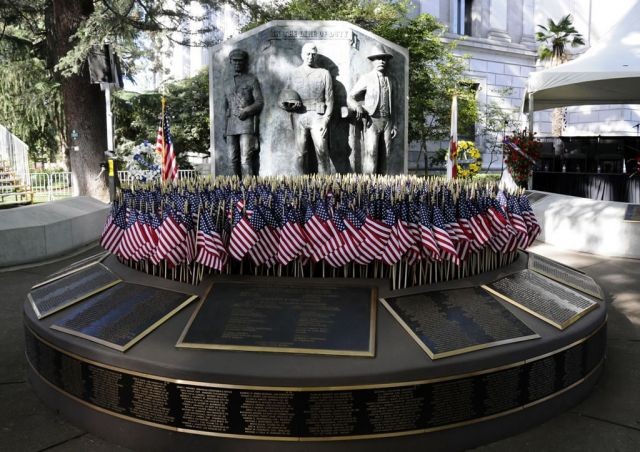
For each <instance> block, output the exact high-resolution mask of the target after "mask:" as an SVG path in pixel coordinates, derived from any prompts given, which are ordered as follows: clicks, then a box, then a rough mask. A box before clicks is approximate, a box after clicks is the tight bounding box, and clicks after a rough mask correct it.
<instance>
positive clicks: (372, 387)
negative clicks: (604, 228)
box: [24, 253, 606, 452]
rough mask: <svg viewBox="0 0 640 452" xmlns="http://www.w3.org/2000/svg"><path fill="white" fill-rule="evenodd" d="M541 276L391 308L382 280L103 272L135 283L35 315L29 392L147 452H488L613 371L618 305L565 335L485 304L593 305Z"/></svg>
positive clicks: (427, 295)
mask: <svg viewBox="0 0 640 452" xmlns="http://www.w3.org/2000/svg"><path fill="white" fill-rule="evenodd" d="M527 260H528V256H527V254H525V253H521V255H520V257H519V259H517V260H516V262H515V263H514V264H512V265H510V266H507V267H503V268H501V269H499V270H495V271H492V272H487V273H483V274H481V275H478V276H475V277H472V278H468V279H465V280H458V281H450V282H446V283H440V284H432V285H430V286H422V287H415V288H411V289H404V290H401V291H393V292H392V291H390V290H389V288H388V287H384V284H383V283H382V282H380V281H379V280H377V281H374V280H361V281H354V280H346V281H341V280H339V279H328V280H324V281H322V280H320V281H318V280H317V279H316V280H313V281H309V282H308V283H306V282H301V281H300V280H299V279H295V280H294V279H287V278H283V279H282V280H276V281H274V279H273V278H272V279H269V278H256V277H242V278H240V277H220V276H217V277H215V278H214V277H211V278H209V279H205V280H204V281H203V282H202V283H201V284H200V285H198V286H191V285H188V284H184V283H178V282H174V281H169V280H165V279H161V278H157V277H153V276H151V275H147V274H144V273H142V272H138V271H135V270H133V269H131V268H129V267H126V266H124V265H121V264H120V263H119V262H118V261H117V260H116V259H115V258H114V257H109V258H107V259H104V260H101V262H100V263H98V262H96V261H95V260H94V261H91V262H89V263H88V264H89V267H88V268H91V266H95V265H100V266H104V267H105V269H108V272H109V273H108V274H109V275H112V276H110V278H111V279H114V280H122V282H120V283H118V284H116V285H115V286H113V287H112V288H107V289H104V290H102V291H99V292H97V293H96V294H93V295H90V296H88V297H86V298H84V299H82V300H80V301H75V302H74V303H72V304H69V306H68V307H63V308H61V309H60V310H58V311H56V312H52V313H51V314H50V315H47V316H45V317H42V318H39V316H38V312H37V311H36V310H34V307H35V306H34V305H33V304H32V303H31V302H30V301H26V302H25V305H24V320H25V338H26V350H27V352H26V355H27V361H28V364H29V366H28V369H29V379H30V381H31V383H32V385H33V387H34V389H35V390H36V392H37V393H38V395H39V396H40V397H41V398H42V399H43V400H44V401H45V403H47V404H48V405H50V406H51V407H53V408H55V409H56V410H59V411H60V412H61V413H62V414H63V415H64V416H66V417H67V418H69V419H70V420H71V421H72V422H73V423H75V424H77V425H78V426H80V427H81V428H84V429H86V430H88V431H91V432H93V433H95V434H97V435H99V436H102V437H104V438H106V439H107V440H108V441H110V442H114V443H119V444H123V445H125V446H128V447H131V448H134V449H140V450H187V449H189V450H194V449H197V448H203V449H205V448H206V449H210V450H220V451H232V450H252V451H267V450H275V449H277V450H284V451H289V450H290V451H302V450H304V451H305V452H308V451H316V450H317V451H321V450H331V451H336V450H349V451H350V452H352V451H388V450H400V449H408V450H417V449H418V448H425V449H427V448H428V449H429V450H458V449H464V448H468V447H473V446H477V445H479V444H482V443H486V442H489V441H494V440H496V439H499V438H502V437H504V436H507V435H510V434H513V433H515V432H517V431H520V430H522V429H525V428H527V427H529V426H532V425H535V424H537V423H541V422H543V421H546V420H548V419H549V417H550V415H552V414H553V413H559V412H561V411H563V410H565V409H567V408H568V407H570V406H571V405H573V404H575V403H577V401H579V400H580V399H581V398H583V397H585V395H586V394H588V392H589V391H590V389H591V388H592V387H593V386H594V384H595V382H596V379H597V377H598V375H599V373H600V371H601V369H602V364H603V361H604V353H605V345H606V309H605V306H604V301H601V300H598V299H596V298H590V297H589V298H588V300H590V303H592V307H591V305H590V307H589V308H588V310H587V311H586V312H582V313H581V314H580V316H579V317H578V318H577V319H575V320H574V319H572V321H571V322H570V325H569V326H567V327H566V328H565V329H564V330H559V329H558V328H557V327H555V326H552V325H551V324H550V323H548V322H547V321H545V320H543V319H541V318H540V316H536V315H534V314H532V313H530V312H528V311H527V310H524V309H521V308H520V307H519V306H518V305H516V304H512V303H510V302H507V301H505V300H504V299H503V298H501V297H500V296H498V295H495V296H494V295H492V294H491V291H487V290H486V289H485V288H481V286H485V287H489V288H491V287H493V288H494V289H495V291H496V292H497V291H498V290H501V289H504V288H503V287H502V286H500V281H504V280H505V279H506V280H509V278H518V277H520V278H521V277H522V276H521V275H522V273H521V272H530V273H532V274H534V275H535V276H534V277H535V278H543V280H544V281H545V283H546V284H545V285H544V287H547V286H549V287H551V286H553V287H556V285H558V286H562V287H563V288H564V289H566V290H570V291H571V292H572V293H573V294H574V295H575V294H578V295H579V296H580V297H582V295H580V293H579V292H576V291H575V290H574V289H572V288H571V287H569V286H565V285H563V284H561V283H559V282H557V281H553V280H551V279H547V278H546V276H544V275H541V274H538V273H536V272H531V271H530V270H527V266H528V262H527ZM545 265H547V266H548V265H552V264H550V263H548V262H547V263H545ZM85 268H87V267H86V265H84V264H83V265H78V266H77V267H76V268H75V271H72V272H69V271H65V272H63V273H64V274H63V275H62V276H60V277H57V278H54V281H53V282H51V283H50V284H54V283H56V284H57V285H59V286H61V287H64V285H65V284H64V281H65V279H69V281H71V282H73V281H76V280H77V279H78V277H79V276H78V275H81V274H82V273H80V272H82V271H83V269H85ZM554 268H555V267H554ZM94 270H95V268H94ZM561 270H562V268H561ZM101 271H102V270H101ZM563 272H564V270H563ZM563 272H561V273H563ZM89 275H91V273H89ZM563 275H564V273H563ZM572 275H573V274H572ZM573 276H575V275H573ZM80 280H81V281H83V284H84V285H86V284H89V283H88V282H87V281H88V276H86V277H84V278H80ZM572 281H573V280H572ZM594 284H595V283H594ZM89 285H90V284H89ZM96 285H98V286H100V289H102V288H103V286H104V281H102V280H101V279H98V280H96ZM44 287H46V285H44V286H40V287H36V288H35V289H34V291H38V290H39V289H42V288H44ZM89 289H90V288H89ZM83 290H84V289H83ZM505 290H506V289H505ZM89 292H93V291H92V290H89ZM562 293H564V291H556V292H554V294H553V296H554V297H558V296H560V294H562ZM110 294H111V295H112V296H110ZM168 294H169V295H171V296H166V295H168ZM511 295H512V296H513V297H514V298H515V297H516V296H517V295H518V294H511ZM65 296H67V297H68V298H69V299H74V300H75V299H76V298H78V297H77V293H76V291H69V293H68V294H67V295H64V294H59V298H60V300H58V301H59V305H60V306H67V305H68V303H66V300H65V299H63V298H64V297H65ZM196 296H197V297H200V299H201V301H200V302H199V303H190V301H192V300H193V299H195V298H196ZM378 296H379V297H381V298H382V299H384V300H385V304H386V306H387V307H388V308H389V309H387V308H385V307H382V305H380V306H376V305H377V304H380V303H378V301H377V297H378ZM586 297H587V296H585V298H586ZM31 298H33V293H32V294H31ZM295 299H298V303H295V302H294V300H295ZM252 300H253V301H254V302H253V303H252ZM149 303H151V304H153V305H155V307H154V309H150V307H149V306H150V305H149ZM105 306H106V307H109V309H106V310H105V309H102V308H104V307H105ZM301 306H305V308H304V309H302V308H301ZM538 308H539V306H536V305H535V304H534V305H528V309H530V310H535V309H538ZM103 311H104V312H103ZM554 312H555V311H554ZM283 315H284V317H282V316H283ZM125 320H126V321H125ZM278 322H280V326H278V327H275V325H277V324H278ZM207 323H210V325H211V329H207V328H206V325H207ZM127 325H129V326H130V328H128V329H129V330H130V331H128V333H129V334H126V332H124V331H123V327H126V326H127ZM216 325H217V326H216ZM125 329H127V328H125ZM225 331H226V333H225ZM452 331H453V332H454V333H455V334H450V333H451V332H452ZM250 332H252V334H249V333H250ZM69 333H71V334H69ZM231 333H233V334H231ZM225 334H226V336H225ZM249 336H251V337H249ZM96 338H97V339H98V340H96ZM101 341H102V342H101ZM225 341H226V343H222V342H225ZM274 341H275V342H277V344H275V343H274ZM193 344H197V345H196V346H195V347H200V346H203V344H204V346H203V348H191V346H193ZM176 345H178V346H176ZM219 345H224V347H219ZM261 347H264V348H266V349H269V350H268V351H278V352H284V353H263V352H262V351H260V350H261ZM318 350H320V351H321V352H322V353H328V354H314V353H316V352H317V351H318ZM292 352H293V353H292ZM425 352H426V353H425ZM300 353H302V354H300ZM430 355H432V357H433V358H434V359H432V358H431V357H430ZM274 448H275V449H274Z"/></svg>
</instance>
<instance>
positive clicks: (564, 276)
mask: <svg viewBox="0 0 640 452" xmlns="http://www.w3.org/2000/svg"><path fill="white" fill-rule="evenodd" d="M528 266H529V270H533V271H535V272H538V273H540V274H541V275H544V276H546V277H547V278H551V279H553V280H554V281H558V282H560V283H563V284H566V285H567V286H571V287H573V288H574V289H578V290H579V291H581V292H584V293H586V294H587V295H591V296H592V297H596V298H599V299H601V300H604V295H603V294H602V289H601V288H600V286H599V285H598V284H597V283H596V282H595V281H594V280H593V278H592V277H590V276H588V275H585V274H584V273H582V272H580V271H578V270H575V269H573V268H571V267H567V266H566V265H563V264H561V263H560V262H556V261H554V260H551V259H547V258H546V257H543V256H540V255H539V254H534V253H529V265H528Z"/></svg>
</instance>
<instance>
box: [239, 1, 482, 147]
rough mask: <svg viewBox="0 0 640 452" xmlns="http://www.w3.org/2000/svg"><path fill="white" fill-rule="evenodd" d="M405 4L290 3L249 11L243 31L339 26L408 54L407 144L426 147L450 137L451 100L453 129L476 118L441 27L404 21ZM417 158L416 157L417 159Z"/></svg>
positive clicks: (427, 19)
mask: <svg viewBox="0 0 640 452" xmlns="http://www.w3.org/2000/svg"><path fill="white" fill-rule="evenodd" d="M410 7H411V6H410V2H408V1H397V2H396V1H390V0H369V1H362V0H291V1H286V2H276V3H274V4H272V5H271V6H269V7H265V8H261V9H256V10H252V9H249V10H248V12H249V16H250V22H249V24H248V25H247V27H246V28H247V29H250V28H254V27H256V26H258V25H261V24H263V23H266V22H268V21H270V20H275V19H290V20H344V21H347V22H351V23H353V24H354V25H357V26H359V27H362V28H364V29H366V30H369V31H371V32H373V33H375V34H377V35H379V36H382V37H383V38H385V39H388V40H389V41H392V42H394V43H396V44H398V45H401V46H403V47H406V48H407V49H408V50H409V140H410V141H413V142H417V143H419V144H420V149H421V153H420V155H426V151H427V144H428V143H430V142H434V141H439V140H444V139H447V138H448V137H449V133H450V123H451V121H450V114H451V97H452V95H453V94H457V95H458V98H459V101H460V103H459V112H458V119H459V128H460V129H465V128H469V127H470V126H471V125H472V124H473V123H474V122H475V120H476V118H477V105H476V100H475V91H474V89H473V86H472V84H471V83H469V81H468V80H467V79H466V77H465V76H464V74H463V72H464V69H465V61H464V59H463V58H461V57H458V56H455V55H454V54H453V50H454V48H455V44H456V43H455V42H445V41H444V40H443V39H442V35H443V33H444V32H445V27H444V26H443V25H442V24H441V23H439V22H438V21H437V20H436V19H435V18H434V17H432V16H430V15H428V14H420V15H418V16H416V17H413V18H411V17H409V14H408V13H409V12H410ZM418 158H420V157H418Z"/></svg>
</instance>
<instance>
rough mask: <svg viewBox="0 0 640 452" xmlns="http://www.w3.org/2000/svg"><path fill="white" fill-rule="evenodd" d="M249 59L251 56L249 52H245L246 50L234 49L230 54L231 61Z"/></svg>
mask: <svg viewBox="0 0 640 452" xmlns="http://www.w3.org/2000/svg"><path fill="white" fill-rule="evenodd" d="M248 58H249V54H248V53H247V52H245V51H244V50H240V49H233V50H232V51H231V52H230V53H229V59H230V60H246V59H248Z"/></svg>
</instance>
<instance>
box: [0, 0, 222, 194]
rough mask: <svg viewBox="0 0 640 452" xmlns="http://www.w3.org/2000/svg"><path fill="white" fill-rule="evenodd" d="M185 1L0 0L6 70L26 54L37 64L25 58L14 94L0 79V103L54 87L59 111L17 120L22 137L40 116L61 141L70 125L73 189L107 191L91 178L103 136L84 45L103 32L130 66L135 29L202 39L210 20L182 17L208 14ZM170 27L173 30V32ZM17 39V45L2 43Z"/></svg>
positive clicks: (137, 46) (100, 106)
mask: <svg viewBox="0 0 640 452" xmlns="http://www.w3.org/2000/svg"><path fill="white" fill-rule="evenodd" d="M200 3H203V4H205V5H207V6H209V7H210V8H209V9H207V10H205V12H206V14H209V13H210V11H211V8H213V7H214V6H215V5H216V4H217V2H216V1H214V0H201V1H200ZM190 4H191V2H190V1H188V0H32V1H29V2H27V1H25V0H0V20H1V21H2V23H0V30H1V31H0V42H1V43H2V48H1V49H0V50H2V62H3V64H6V65H7V67H8V69H7V70H8V71H13V73H14V74H20V72H19V67H20V66H19V64H18V63H19V62H20V61H24V59H25V55H28V56H29V57H30V58H32V59H35V60H37V63H38V64H35V61H32V63H34V64H33V66H34V67H36V68H41V70H40V71H33V73H32V74H30V76H33V78H32V79H30V80H23V83H24V84H23V86H22V87H21V88H23V89H22V90H21V91H19V93H18V94H19V95H18V96H17V97H16V96H13V94H14V93H15V92H17V91H16V89H14V88H13V85H9V87H12V88H11V89H14V91H13V92H12V91H11V90H10V89H9V90H8V89H7V87H5V89H4V91H3V92H0V100H1V101H2V103H3V106H4V105H8V107H6V108H7V109H8V108H11V106H12V105H13V104H17V103H20V104H24V108H27V109H28V110H31V111H35V110H34V109H33V108H32V107H30V106H29V105H32V104H36V103H37V101H38V100H39V99H40V100H42V99H44V97H43V95H42V93H43V91H48V92H56V93H57V95H58V100H57V102H58V104H59V105H61V108H59V109H58V110H59V112H60V118H62V117H64V119H63V120H62V119H58V118H56V120H55V121H48V120H43V119H44V118H45V117H46V114H44V113H42V112H41V113H39V114H38V115H39V116H38V117H37V118H35V119H33V118H34V116H33V115H32V116H31V117H30V118H32V119H30V120H27V119H25V120H24V122H23V123H22V124H21V125H22V126H24V128H25V129H29V130H30V132H29V133H25V134H23V137H28V136H29V135H30V133H33V130H38V125H39V124H43V123H47V124H49V125H50V126H52V127H54V128H55V129H56V130H55V132H54V133H53V136H56V137H58V141H59V143H60V144H61V145H62V146H63V147H64V146H65V145H66V143H67V142H68V137H69V136H70V135H71V131H72V130H75V131H76V132H77V133H78V139H77V141H75V142H74V145H77V146H78V148H79V149H80V151H79V152H70V153H69V156H70V158H69V160H70V167H71V170H72V172H73V174H74V177H75V180H74V183H75V185H76V187H78V189H79V192H80V194H82V195H91V196H95V197H97V198H101V199H105V197H106V185H105V182H106V181H105V180H104V179H97V178H96V176H97V174H98V172H99V171H100V168H99V163H100V161H102V160H103V159H104V151H106V146H107V144H106V122H105V113H104V95H103V93H102V92H101V91H100V87H99V86H98V85H92V84H90V83H89V77H88V67H87V64H86V57H87V55H88V52H89V50H90V47H91V45H94V44H102V43H103V42H104V41H105V40H107V39H108V40H109V41H111V42H112V43H114V45H115V47H116V49H117V51H118V53H119V54H120V56H121V57H123V60H124V63H125V64H124V66H125V67H126V68H128V69H131V70H133V69H134V64H133V63H134V61H135V59H136V58H137V57H139V56H140V54H141V50H142V51H144V47H143V46H141V43H142V42H143V41H141V40H140V39H139V38H140V37H141V35H142V34H150V35H153V36H154V37H158V36H162V37H164V38H166V39H169V40H174V41H176V42H177V43H179V44H189V45H203V44H207V42H206V41H205V40H204V39H203V37H206V36H208V32H209V31H211V30H212V27H207V26H204V25H201V27H200V30H198V31H197V32H196V33H194V34H191V33H189V32H187V31H186V30H185V27H184V24H185V21H186V20H189V21H191V22H197V21H200V23H201V24H204V23H205V19H207V17H205V16H206V14H205V16H203V17H194V16H193V15H192V14H191V11H190V9H189V7H190ZM175 31H180V33H179V34H173V32H175ZM18 45H19V46H20V47H21V52H20V53H16V52H10V51H8V50H6V49H11V48H13V47H16V46H18ZM38 72H39V73H40V76H37V75H38ZM7 83H8V82H7ZM38 84H40V85H38ZM2 89H3V88H2V87H0V91H2ZM22 93H25V94H24V95H23V94H22ZM27 94H28V95H27ZM29 98H31V99H29ZM47 102H48V104H47V105H48V106H54V105H56V104H55V102H54V100H49V101H47ZM20 108H23V107H20ZM51 108H56V107H51ZM48 114H49V115H53V114H54V113H51V112H49V113H48ZM43 115H44V116H43ZM25 117H28V116H25ZM14 119H15V118H14ZM14 122H15V121H14ZM21 125H16V126H15V127H13V129H14V130H15V129H16V128H17V129H19V128H20V127H21ZM28 144H31V143H28Z"/></svg>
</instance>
